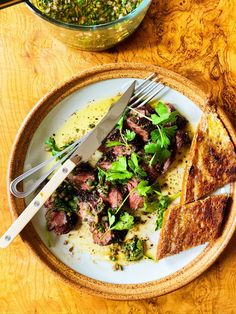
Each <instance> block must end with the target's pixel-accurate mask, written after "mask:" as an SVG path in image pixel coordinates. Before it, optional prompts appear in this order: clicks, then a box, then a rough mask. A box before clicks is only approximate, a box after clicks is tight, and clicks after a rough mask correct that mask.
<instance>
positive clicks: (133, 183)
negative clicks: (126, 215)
mask: <svg viewBox="0 0 236 314" xmlns="http://www.w3.org/2000/svg"><path fill="white" fill-rule="evenodd" d="M138 183H139V182H138V180H137V179H136V178H134V179H132V180H129V182H128V184H127V187H128V191H129V192H131V191H132V190H133V189H134V188H136V187H137V185H138ZM143 205H144V197H143V196H139V195H138V192H137V191H134V192H133V193H131V194H130V196H129V206H130V208H131V209H135V210H136V209H138V208H142V207H143Z"/></svg>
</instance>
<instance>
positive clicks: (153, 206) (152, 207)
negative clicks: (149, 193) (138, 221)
mask: <svg viewBox="0 0 236 314" xmlns="http://www.w3.org/2000/svg"><path fill="white" fill-rule="evenodd" d="M157 208H158V201H157V200H155V201H151V200H150V199H148V198H147V197H145V201H144V207H143V209H144V211H145V213H148V214H151V213H153V212H155V211H156V210H157Z"/></svg>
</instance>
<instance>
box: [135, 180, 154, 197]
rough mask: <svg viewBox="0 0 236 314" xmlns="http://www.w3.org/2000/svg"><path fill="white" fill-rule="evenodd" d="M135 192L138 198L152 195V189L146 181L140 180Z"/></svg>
mask: <svg viewBox="0 0 236 314" xmlns="http://www.w3.org/2000/svg"><path fill="white" fill-rule="evenodd" d="M137 191H138V195H139V196H147V194H149V193H152V192H153V191H152V187H151V186H150V185H148V181H145V180H142V181H140V182H139V184H138V186H137Z"/></svg>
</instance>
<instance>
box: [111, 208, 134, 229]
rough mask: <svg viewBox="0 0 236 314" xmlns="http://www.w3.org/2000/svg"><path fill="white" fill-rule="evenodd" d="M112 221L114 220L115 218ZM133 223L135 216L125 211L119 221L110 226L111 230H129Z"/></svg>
mask: <svg viewBox="0 0 236 314" xmlns="http://www.w3.org/2000/svg"><path fill="white" fill-rule="evenodd" d="M111 221H113V218H112V220H111ZM113 223H114V222H113ZM109 224H110V221H109ZM133 225H134V217H133V216H132V215H130V214H129V213H127V212H124V213H123V214H122V215H121V216H120V218H119V220H118V221H117V223H116V224H115V225H113V227H110V230H129V229H131V228H132V227H133Z"/></svg>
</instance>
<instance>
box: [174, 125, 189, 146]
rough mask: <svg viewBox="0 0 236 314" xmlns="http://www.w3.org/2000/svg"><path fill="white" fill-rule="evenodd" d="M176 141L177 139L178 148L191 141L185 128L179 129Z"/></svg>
mask: <svg viewBox="0 0 236 314" xmlns="http://www.w3.org/2000/svg"><path fill="white" fill-rule="evenodd" d="M175 141H176V150H177V151H178V150H180V149H181V148H182V147H183V146H184V145H186V144H189V143H190V139H189V136H188V133H187V132H184V131H183V130H178V131H177V132H176V135H175Z"/></svg>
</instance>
